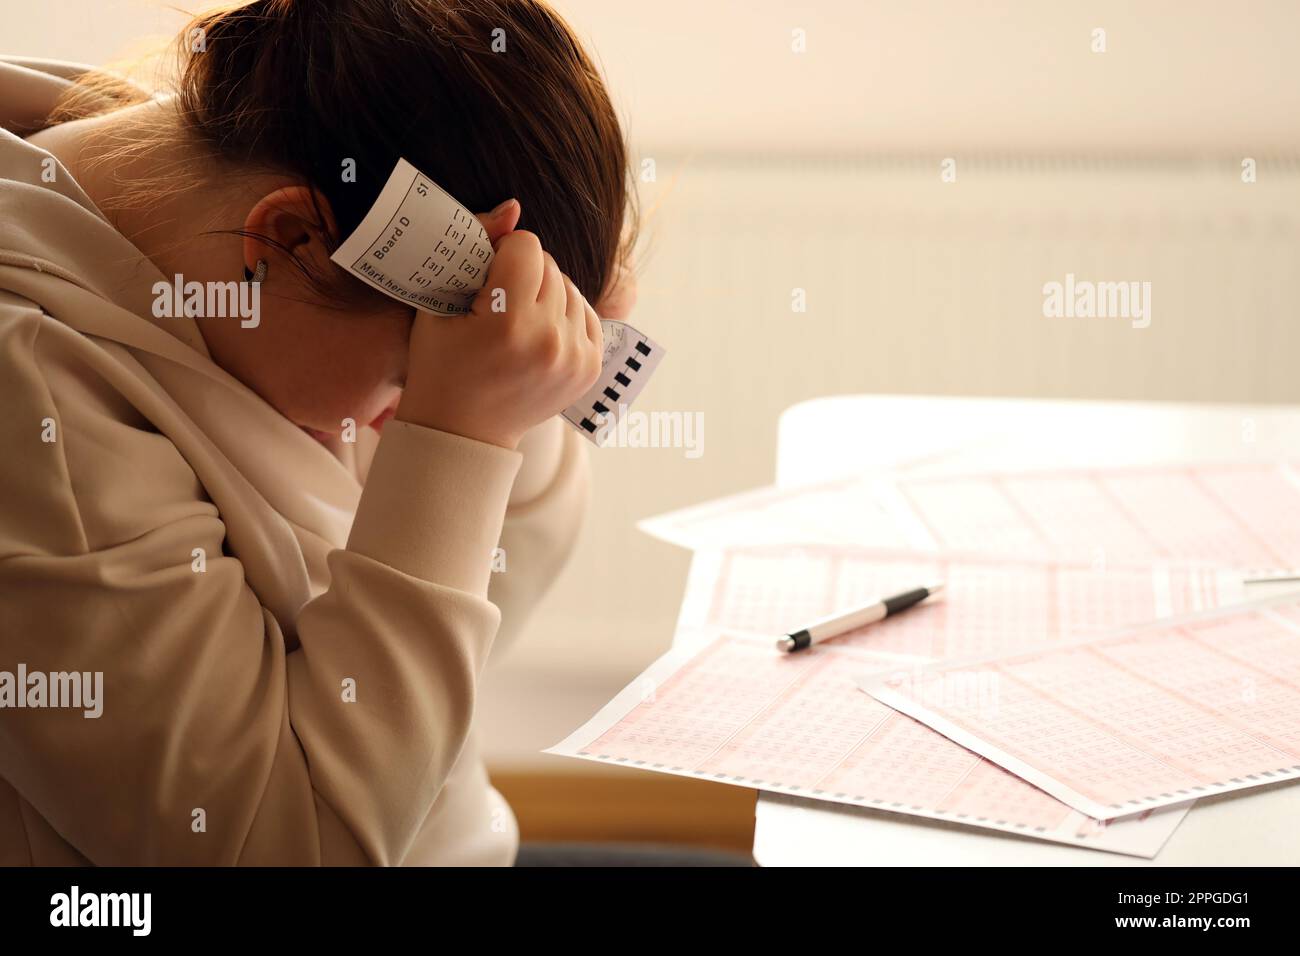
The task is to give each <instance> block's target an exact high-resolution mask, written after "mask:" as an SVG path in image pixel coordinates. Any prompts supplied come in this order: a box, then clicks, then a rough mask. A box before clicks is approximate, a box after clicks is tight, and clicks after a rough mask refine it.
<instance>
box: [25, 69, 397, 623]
mask: <svg viewBox="0 0 1300 956" xmlns="http://www.w3.org/2000/svg"><path fill="white" fill-rule="evenodd" d="M89 69H90V68H88V67H85V66H80V65H77V64H68V63H58V62H51V61H39V60H31V59H15V58H5V57H0V290H4V291H7V292H9V293H12V294H15V295H17V296H20V297H21V298H23V299H25V300H27V301H29V302H31V303H33V304H35V305H36V306H38V307H39V308H40V309H41V310H42V311H43V312H44V313H45V314H46V315H47V316H48V317H49V318H50V319H51V320H52V321H53V322H54V323H56V324H57V325H58V326H61V327H57V328H50V330H49V333H48V334H50V335H55V336H60V337H63V338H65V339H66V338H67V337H68V336H69V335H72V334H77V335H79V336H81V337H82V338H81V339H80V340H79V341H76V342H69V347H71V348H79V349H82V350H83V351H84V353H85V359H86V360H85V363H84V364H85V365H86V366H88V367H89V368H91V369H93V374H97V375H99V376H100V377H101V378H103V379H104V380H105V381H107V382H109V383H110V384H111V385H112V387H113V388H115V389H116V390H117V391H118V392H119V393H120V394H121V395H123V396H124V397H125V398H126V399H127V401H129V402H130V403H131V404H132V405H133V406H135V407H136V409H138V410H139V412H140V413H141V414H142V415H143V416H144V417H145V418H147V419H148V420H149V421H150V422H151V423H152V424H153V425H154V426H155V427H156V428H157V429H158V430H159V431H160V432H162V433H163V434H164V435H166V436H167V437H168V438H169V439H170V440H171V441H172V442H173V444H175V446H176V447H177V449H178V450H179V451H180V453H181V454H182V455H183V456H184V457H185V459H186V461H187V462H188V463H189V464H190V465H191V467H193V468H194V471H195V473H196V475H197V476H198V478H199V480H200V481H201V482H202V484H203V486H204V488H205V490H206V491H207V493H208V495H209V496H210V497H211V498H212V500H213V502H214V503H215V504H216V505H217V507H218V509H219V510H220V512H221V514H222V518H223V520H224V521H225V522H226V525H227V531H228V541H229V544H230V546H231V549H232V551H234V552H235V553H237V554H238V555H239V557H240V559H241V561H243V562H244V564H245V567H246V570H247V572H248V577H249V583H250V584H251V585H252V586H253V588H254V590H255V591H257V592H258V594H259V597H260V598H261V599H262V602H263V604H264V606H266V607H267V608H269V609H271V610H272V611H273V613H274V614H275V615H276V617H277V619H278V620H279V621H280V624H281V626H282V628H283V629H284V631H285V632H286V633H287V634H292V633H293V632H294V620H295V618H296V615H297V612H298V610H299V609H300V608H301V606H302V604H303V603H305V602H306V601H307V600H309V599H310V598H311V596H312V595H313V593H314V592H317V591H319V589H320V587H322V586H323V584H324V581H325V580H326V579H327V571H326V569H325V567H324V563H323V561H324V554H325V553H326V552H327V551H328V550H329V549H330V548H337V547H342V546H343V545H344V544H345V543H346V541H347V534H348V530H349V528H350V526H351V522H352V518H353V516H354V514H355V511H356V505H357V501H358V500H359V497H360V492H361V485H360V482H359V480H358V478H357V470H356V462H355V461H353V462H349V463H345V462H343V461H340V460H339V459H338V458H335V457H334V455H333V454H331V453H330V452H329V451H328V450H327V449H326V448H324V447H323V446H322V445H320V444H319V443H317V442H316V441H315V440H313V439H312V438H310V437H309V436H308V435H306V434H305V433H304V432H303V431H302V430H301V429H299V428H298V427H297V426H296V425H294V424H293V423H292V422H290V421H289V420H288V419H286V418H284V417H283V416H282V415H280V414H279V412H277V411H276V410H275V409H274V408H272V407H271V406H270V405H268V404H267V403H266V402H265V401H264V400H263V399H262V398H261V397H260V396H259V395H257V394H256V393H254V392H253V391H252V390H251V389H249V388H247V387H246V386H245V385H243V383H241V382H239V381H238V380H237V379H235V378H234V377H233V376H231V375H229V374H228V373H227V372H225V371H224V370H223V369H221V368H219V367H218V366H217V365H216V364H214V363H213V362H212V361H211V359H210V357H209V354H208V351H207V348H206V346H205V344H204V341H203V336H202V334H201V333H200V332H199V329H198V326H197V324H196V323H195V322H194V320H193V319H192V318H155V317H154V316H153V308H152V306H153V301H154V295H155V294H154V291H153V290H154V285H155V283H159V282H163V283H167V284H168V285H170V284H171V279H170V277H164V276H163V274H162V273H161V272H160V271H159V270H158V268H157V267H156V266H155V265H154V264H153V262H151V261H150V260H149V259H148V258H147V257H146V256H145V255H144V254H143V253H141V252H140V251H139V249H137V248H136V247H135V246H134V245H133V244H132V243H131V242H130V241H129V240H128V239H127V238H126V237H125V236H123V235H122V234H121V233H119V232H118V231H117V230H116V229H115V228H113V226H112V225H111V224H110V222H109V221H108V219H107V218H106V217H105V216H104V215H103V213H102V212H101V211H100V210H99V209H98V208H96V206H95V204H94V203H93V202H92V201H91V200H90V198H89V197H88V196H87V195H86V194H85V192H84V191H83V190H82V189H81V187H80V186H79V185H78V184H77V183H76V181H75V180H74V179H73V177H72V176H71V174H70V173H69V172H68V171H67V169H65V168H64V167H63V166H62V164H61V163H59V161H58V160H57V158H55V157H54V156H52V155H51V154H50V153H48V152H47V151H45V150H43V149H40V148H39V147H37V146H34V145H32V144H30V143H28V142H26V141H25V140H24V139H23V138H22V137H23V136H25V135H30V134H31V133H34V132H36V131H37V130H39V129H41V128H42V127H43V124H44V118H45V117H46V116H48V114H49V113H50V111H51V110H52V109H53V107H54V105H55V104H56V102H57V101H58V98H59V97H60V96H61V95H62V94H63V93H64V92H66V91H67V90H68V89H69V87H70V86H71V85H72V83H73V82H74V81H75V79H76V78H77V77H79V76H82V75H84V74H85V73H86V72H87V71H88V70H89ZM363 436H364V437H363ZM370 436H371V433H370V432H369V431H368V430H367V429H360V430H359V432H358V437H359V438H361V439H362V440H363V441H365V442H367V443H368V446H369V447H368V449H367V450H369V451H373V443H371V442H370ZM360 452H361V449H358V450H357V454H359V453H360ZM354 458H355V455H354Z"/></svg>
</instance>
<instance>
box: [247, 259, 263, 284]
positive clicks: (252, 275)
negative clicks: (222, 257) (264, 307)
mask: <svg viewBox="0 0 1300 956" xmlns="http://www.w3.org/2000/svg"><path fill="white" fill-rule="evenodd" d="M266 268H267V266H266V260H265V259H258V260H257V271H256V272H254V271H253V270H252V269H250V268H248V266H244V281H245V282H261V281H262V280H263V279H265V278H266Z"/></svg>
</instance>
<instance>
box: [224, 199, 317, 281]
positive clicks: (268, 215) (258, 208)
mask: <svg viewBox="0 0 1300 956" xmlns="http://www.w3.org/2000/svg"><path fill="white" fill-rule="evenodd" d="M313 199H314V200H315V201H314V202H313ZM322 219H324V227H325V230H326V231H325V232H322V230H321V220H322ZM244 231H245V232H246V233H248V235H245V236H244V248H243V255H244V267H245V268H246V269H249V270H252V269H254V268H255V267H256V265H257V260H258V259H265V260H266V261H267V263H268V265H269V266H270V269H269V272H270V273H271V274H276V275H280V274H285V269H287V268H288V267H289V263H288V258H287V255H286V250H288V252H289V253H292V254H293V256H295V257H296V258H297V259H299V260H301V261H302V262H303V263H304V264H306V265H308V266H309V267H315V268H317V269H319V270H321V271H322V272H324V271H326V270H327V269H328V267H329V246H328V245H327V242H326V240H327V238H333V237H334V236H335V234H336V232H337V228H336V226H335V223H334V213H333V211H332V210H331V209H330V204H329V200H328V199H326V198H325V197H324V196H322V195H321V194H320V193H319V192H314V191H313V190H312V189H310V188H308V187H307V186H285V187H283V188H280V189H277V190H275V191H274V192H269V193H267V194H266V195H265V196H263V197H262V198H261V199H259V200H258V201H257V203H256V204H255V205H254V206H253V208H252V209H251V210H249V213H248V216H247V217H246V218H245V219H244ZM262 237H265V239H269V240H270V243H268V242H266V241H265V240H264V239H263V238H262ZM277 265H278V266H280V267H281V268H280V269H277V268H276V266H277Z"/></svg>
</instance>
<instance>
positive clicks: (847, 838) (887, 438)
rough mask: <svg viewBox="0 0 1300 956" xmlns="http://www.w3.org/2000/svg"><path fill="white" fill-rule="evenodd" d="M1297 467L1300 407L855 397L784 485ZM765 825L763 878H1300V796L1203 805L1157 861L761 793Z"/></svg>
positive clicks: (781, 461) (826, 416)
mask: <svg viewBox="0 0 1300 956" xmlns="http://www.w3.org/2000/svg"><path fill="white" fill-rule="evenodd" d="M1285 457H1300V406H1262V405H1194V404H1171V403H1146V402H1143V403H1134V402H1062V401H1030V400H1020V399H977V398H930V397H912V396H893V395H890V396H844V397H836V398H826V399H817V400H815V401H811V402H804V403H802V404H800V405H796V406H794V407H793V408H790V409H788V410H787V411H786V412H785V414H784V415H782V416H781V422H780V436H779V443H778V453H777V483H778V484H781V485H791V484H802V483H805V482H811V481H822V480H826V479H831V478H835V477H839V476H843V475H849V474H853V473H855V472H861V471H867V470H872V469H876V468H890V467H899V466H908V467H911V468H917V469H920V470H921V471H923V472H925V473H944V472H946V473H958V472H965V471H980V470H988V469H991V468H997V469H1004V468H1020V469H1026V470H1032V469H1042V468H1056V467H1072V466H1079V467H1082V466H1094V467H1096V466H1123V465H1143V464H1165V463H1174V462H1187V461H1248V460H1251V459H1276V458H1285ZM1270 587H1271V588H1273V589H1274V590H1275V591H1276V589H1277V588H1278V587H1279V586H1278V585H1272V586H1270ZM1283 587H1286V586H1283ZM1266 593H1270V592H1269V591H1268V590H1266V589H1264V588H1257V589H1255V590H1254V592H1253V593H1252V596H1259V595H1263V594H1266ZM756 816H757V820H756V826H755V831H754V857H755V859H757V860H758V862H759V863H760V864H762V865H763V866H828V865H829V866H835V865H843V866H863V865H877V866H910V865H953V866H971V865H976V866H979V865H985V866H990V865H991V866H1005V865H1015V866H1019V865H1028V866H1149V865H1153V864H1154V865H1157V866H1184V865H1204V866H1227V865H1245V866H1250V865H1274V866H1277V865H1297V864H1300V827H1298V826H1296V824H1295V821H1296V820H1297V819H1298V818H1300V785H1286V784H1282V785H1278V786H1273V787H1270V788H1261V789H1257V790H1252V791H1249V792H1246V793H1242V794H1229V795H1226V796H1222V797H1217V798H1210V799H1206V800H1202V801H1200V802H1198V803H1197V804H1196V806H1195V807H1193V809H1192V811H1191V813H1189V814H1188V816H1187V818H1186V819H1185V820H1184V821H1183V823H1182V825H1181V826H1180V827H1179V828H1178V830H1177V831H1175V833H1174V835H1173V836H1172V837H1171V838H1170V840H1169V842H1168V843H1167V844H1166V845H1165V848H1164V849H1163V850H1162V851H1161V853H1160V855H1159V856H1157V857H1156V859H1155V860H1153V861H1148V860H1141V859H1136V858H1133V857H1126V856H1120V855H1118V854H1114V853H1101V852H1098V851H1096V850H1085V849H1080V848H1077V847H1072V846H1065V845H1061V844H1055V843H1048V842H1045V841H1042V840H1033V839H1029V838H1027V837H1018V836H1015V835H1011V834H1001V833H996V832H993V831H988V830H980V829H977V828H974V827H964V826H960V825H958V824H950V823H945V822H942V821H929V820H925V819H922V818H919V817H911V816H907V815H904V814H896V813H887V812H885V811H881V810H871V809H866V808H859V807H851V806H845V805H837V804H831V803H827V802H825V801H817V800H806V799H801V798H797V797H789V796H785V795H780V794H771V793H761V792H760V793H759V796H758V808H757V813H756Z"/></svg>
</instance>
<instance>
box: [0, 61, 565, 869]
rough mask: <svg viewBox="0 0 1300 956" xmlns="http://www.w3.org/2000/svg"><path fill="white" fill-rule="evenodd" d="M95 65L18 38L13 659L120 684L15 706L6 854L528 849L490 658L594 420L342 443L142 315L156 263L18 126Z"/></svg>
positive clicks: (194, 343)
mask: <svg viewBox="0 0 1300 956" xmlns="http://www.w3.org/2000/svg"><path fill="white" fill-rule="evenodd" d="M82 69H85V68H78V67H73V66H69V65H67V64H53V63H45V62H40V61H31V60H23V61H18V60H14V59H8V60H0V409H2V410H0V435H2V436H3V437H2V439H0V449H3V451H2V452H0V672H3V671H7V672H9V673H11V674H16V673H17V672H18V668H19V665H25V666H26V670H27V672H28V673H29V674H30V673H32V672H40V673H45V674H49V673H53V672H70V671H79V672H91V673H93V672H102V673H103V692H102V698H103V714H102V716H101V717H99V718H98V719H88V718H86V717H85V716H83V712H82V711H81V710H76V709H52V708H46V709H38V708H24V709H17V708H13V707H6V708H3V709H0V864H9V865H12V864H18V865H24V864H38V865H40V864H79V863H92V864H100V865H108V864H119V865H123V864H124V865H132V864H236V863H238V864H289V865H292V864H364V863H376V864H509V863H511V862H512V861H513V858H514V853H515V848H516V845H517V840H518V837H517V831H516V828H515V822H514V818H513V816H512V815H511V813H510V811H509V808H508V807H507V806H506V805H505V804H504V802H503V801H502V800H501V798H500V796H499V795H498V794H497V793H496V791H495V790H493V789H492V788H491V786H490V785H489V783H488V779H487V775H486V773H485V771H484V768H483V764H482V761H481V759H480V757H479V755H478V751H477V749H476V747H475V742H474V738H473V733H472V719H473V712H474V699H475V686H476V683H477V681H478V678H479V675H480V673H481V672H482V670H483V667H484V664H485V662H486V660H487V658H488V654H489V652H490V651H491V650H492V648H493V644H494V639H496V640H497V641H498V642H499V640H500V638H498V624H499V623H501V624H502V628H501V631H502V633H503V634H505V633H506V632H507V631H509V632H510V635H511V636H513V634H514V633H515V632H517V630H518V628H519V625H520V623H521V621H522V620H523V618H524V616H525V614H526V612H527V610H528V609H529V607H530V606H531V604H532V603H533V602H534V601H535V600H536V598H537V597H538V596H539V595H540V593H541V591H542V590H544V589H545V587H546V586H547V584H548V583H549V581H550V580H551V579H552V577H553V576H554V574H555V572H556V571H557V570H558V568H559V566H560V565H561V564H562V563H563V561H564V559H565V557H566V556H567V554H568V551H569V550H570V548H571V546H572V543H573V539H574V536H575V535H576V533H577V527H578V524H579V515H580V513H581V510H582V508H583V505H584V503H585V498H586V493H587V472H586V458H585V445H584V443H583V442H582V441H581V439H580V438H579V437H578V436H577V434H576V433H573V432H572V431H571V430H569V429H566V428H564V427H563V425H562V423H561V422H560V421H559V420H558V419H553V420H551V421H550V422H548V423H547V424H546V425H544V426H542V427H540V428H538V429H536V430H534V432H533V433H531V434H530V435H529V436H527V438H526V439H525V441H524V443H523V444H522V445H521V447H520V451H518V452H513V451H508V450H505V449H502V448H498V447H496V446H492V445H487V444H483V443H480V442H476V441H472V440H469V439H466V438H461V437H458V436H455V435H450V434H447V433H444V432H439V431H434V430H432V429H427V428H422V427H419V426H416V425H411V424H407V423H403V422H397V421H390V422H389V423H388V424H387V426H386V427H385V428H384V432H383V438H382V440H376V439H375V435H374V433H373V432H372V431H370V429H368V428H363V429H361V430H360V432H361V435H359V441H358V443H357V444H356V445H355V446H351V447H349V448H348V450H347V453H346V454H344V455H343V456H342V458H343V460H340V458H336V457H335V456H334V455H333V454H331V453H330V452H329V451H327V450H326V449H325V448H324V447H323V446H322V445H320V444H318V443H316V442H315V441H314V440H312V439H311V438H310V437H308V436H307V435H306V434H305V433H303V432H302V431H301V430H300V429H298V428H297V427H295V426H294V425H293V424H292V423H290V422H289V421H288V420H286V419H285V418H283V417H282V416H280V415H279V414H278V413H276V412H275V411H274V410H273V409H272V408H271V407H270V406H269V405H267V404H266V403H265V402H264V401H262V399H261V398H259V397H258V396H257V395H256V394H254V393H253V392H252V391H250V390H249V389H248V388H246V387H245V386H243V385H242V384H241V383H239V382H238V381H236V380H235V379H234V378H232V377H231V376H230V375H228V374H226V373H225V372H224V371H222V370H221V369H220V368H218V367H217V366H216V365H215V364H213V362H212V361H210V359H209V357H208V353H207V349H206V348H205V347H204V342H203V338H202V336H201V335H200V334H199V331H198V328H197V326H196V325H195V324H194V322H193V320H191V319H169V318H162V319H155V318H153V317H152V311H151V307H152V301H153V292H152V287H153V284H154V283H155V282H158V281H166V280H165V279H164V278H163V276H162V275H161V273H160V272H159V271H158V270H157V269H156V268H155V267H154V265H153V264H152V263H151V262H150V261H149V260H147V259H146V258H144V256H143V255H141V254H140V252H139V251H138V250H137V249H136V248H135V247H134V246H133V245H131V244H130V243H129V242H128V241H127V240H126V239H125V238H124V237H123V236H122V235H121V234H119V233H118V232H117V231H115V230H114V229H113V228H112V227H111V226H110V225H109V224H108V222H107V221H106V219H105V218H104V217H103V215H102V214H101V213H100V212H99V211H98V210H97V209H96V208H95V207H94V205H93V204H92V203H91V202H90V200H89V199H88V198H87V197H86V196H85V194H84V193H83V192H82V191H81V189H80V188H79V187H78V186H77V184H76V183H75V182H74V181H73V180H72V178H71V177H70V176H69V175H68V173H67V172H66V170H64V169H63V168H62V167H61V166H59V165H58V164H57V162H56V161H55V160H53V158H52V157H50V156H49V154H48V153H46V152H44V151H43V150H41V149H38V148H37V147H35V146H33V145H31V144H29V143H27V142H25V141H24V140H23V139H21V138H20V137H22V136H24V135H29V134H30V133H31V132H33V131H35V130H36V129H37V128H39V126H40V125H41V123H42V120H43V118H44V117H45V116H46V115H47V114H48V112H49V109H50V107H51V106H52V105H53V103H54V100H55V98H56V97H57V96H58V95H59V93H60V92H61V91H62V90H63V88H64V87H65V86H66V84H67V82H68V77H71V76H75V75H76V74H77V73H78V72H80V70H82ZM51 166H52V167H53V168H54V181H53V182H47V181H45V179H46V178H48V176H46V177H43V175H42V174H43V172H45V171H46V170H48V169H50V168H51ZM363 436H364V437H363ZM51 437H53V439H54V440H53V441H49V440H47V439H49V438H51ZM376 446H377V447H376ZM363 480H364V482H365V485H364V491H363V490H362V481H363ZM354 516H355V517H354ZM498 544H499V545H500V547H502V548H504V549H505V553H506V566H507V569H508V570H507V571H506V572H505V573H504V574H492V573H491V565H492V551H493V548H495V547H497V546H498ZM196 549H202V553H203V555H204V556H205V557H206V570H202V571H196V570H195V568H196V567H197V566H198V565H199V562H198V560H197V559H196V557H195V556H196V553H197V552H196ZM489 584H491V589H490V592H491V593H490V594H489ZM489 598H490V599H491V601H489ZM498 608H499V609H500V610H498ZM352 682H354V686H355V702H351V701H349V700H347V699H345V697H346V696H347V695H346V694H345V689H346V688H347V687H349V686H353V685H352Z"/></svg>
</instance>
